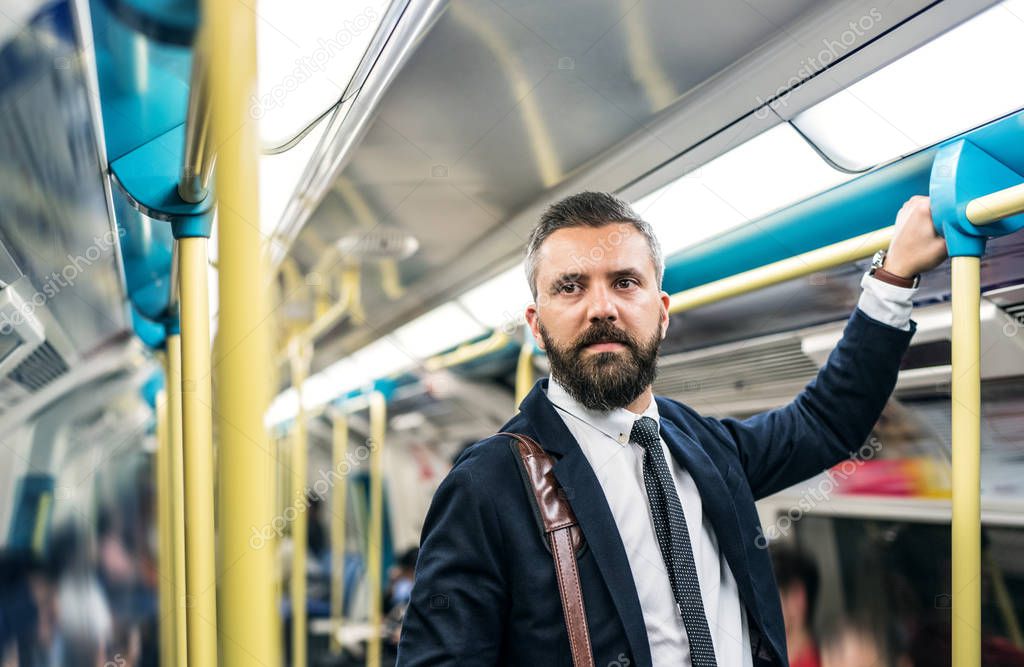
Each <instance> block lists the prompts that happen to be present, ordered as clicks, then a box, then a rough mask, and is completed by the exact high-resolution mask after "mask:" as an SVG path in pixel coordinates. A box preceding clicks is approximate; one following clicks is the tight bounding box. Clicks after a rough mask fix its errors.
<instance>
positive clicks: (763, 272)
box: [668, 226, 895, 314]
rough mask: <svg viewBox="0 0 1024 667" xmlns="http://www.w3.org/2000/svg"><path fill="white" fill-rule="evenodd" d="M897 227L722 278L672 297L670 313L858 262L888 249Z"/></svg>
mask: <svg viewBox="0 0 1024 667" xmlns="http://www.w3.org/2000/svg"><path fill="white" fill-rule="evenodd" d="M894 230H895V227H892V226H891V227H886V228H884V229H879V230H877V231H873V232H869V233H867V234H862V235H861V236H855V237H853V238H851V239H847V240H845V241H840V242H839V243H833V244H832V245H828V246H825V247H824V248H818V249H817V250H811V251H810V252H805V253H803V254H802V255H795V256H793V257H789V258H787V259H783V260H780V261H778V262H773V263H771V264H766V265H765V266H760V267H758V268H756V269H751V270H750V271H744V272H743V273H737V274H736V275H733V276H729V277H728V278H722V279H721V280H716V281H714V282H710V283H707V284H704V285H699V286H697V287H693V288H691V289H688V290H683V291H682V292H678V293H676V294H673V295H672V301H671V303H670V304H669V308H668V312H669V313H671V314H675V313H681V312H684V311H687V310H692V309H694V308H697V307H699V306H706V305H708V304H711V303H715V302H718V301H723V300H725V299H728V298H730V297H734V296H740V295H742V294H747V293H749V292H754V291H756V290H759V289H761V288H763V287H769V286H771V285H777V284H778V283H782V282H785V281H787V280H792V279H794V278H800V277H802V276H807V275H810V274H812V273H817V272H818V271H824V270H826V269H831V268H835V267H837V266H841V265H843V264H847V263H849V262H853V261H856V260H858V259H864V258H865V257H870V256H871V255H873V254H874V253H875V252H876V251H878V250H881V249H882V248H886V247H888V246H889V242H890V241H891V240H892V235H893V231H894Z"/></svg>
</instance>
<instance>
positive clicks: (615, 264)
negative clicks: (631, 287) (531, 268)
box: [538, 223, 654, 275]
mask: <svg viewBox="0 0 1024 667" xmlns="http://www.w3.org/2000/svg"><path fill="white" fill-rule="evenodd" d="M538 254H539V255H540V259H541V260H542V261H541V263H540V264H541V267H540V268H541V270H543V271H544V272H545V273H555V274H567V273H568V274H576V275H587V274H592V273H616V272H622V271H627V270H636V271H646V270H648V269H653V266H654V264H653V261H652V259H651V248H650V245H649V244H648V242H647V239H646V238H645V237H644V235H643V234H641V233H640V232H639V230H637V229H636V228H635V227H634V226H633V225H631V224H629V223H613V224H609V225H604V226H602V227H566V228H563V229H559V230H557V231H555V232H553V233H552V234H551V235H550V236H549V237H548V238H547V239H546V240H545V242H544V243H543V244H542V246H541V248H540V252H539V253H538Z"/></svg>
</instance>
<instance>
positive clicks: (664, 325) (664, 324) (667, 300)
mask: <svg viewBox="0 0 1024 667" xmlns="http://www.w3.org/2000/svg"><path fill="white" fill-rule="evenodd" d="M659 298H660V299H661V339H662V340H665V336H667V335H668V323H669V313H668V307H669V305H671V303H672V297H670V296H669V295H668V292H662V293H661V295H660V297H659Z"/></svg>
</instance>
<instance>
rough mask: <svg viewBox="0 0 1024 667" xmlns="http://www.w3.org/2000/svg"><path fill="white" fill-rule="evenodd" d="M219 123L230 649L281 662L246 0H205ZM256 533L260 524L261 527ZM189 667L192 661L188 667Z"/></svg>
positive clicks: (221, 437)
mask: <svg viewBox="0 0 1024 667" xmlns="http://www.w3.org/2000/svg"><path fill="white" fill-rule="evenodd" d="M203 24H204V26H203V37H202V39H203V40H205V41H204V53H206V54H207V55H208V62H209V64H210V70H209V79H208V80H209V84H210V99H211V130H212V139H213V145H214V146H215V149H216V153H217V182H216V194H217V225H218V234H217V239H218V252H217V268H218V277H219V281H218V283H219V294H220V299H219V303H220V306H219V312H218V318H219V319H218V326H217V337H218V351H219V353H220V354H221V355H222V356H220V357H218V359H217V379H218V382H217V426H218V430H217V432H218V452H219V461H220V465H219V467H218V475H219V476H218V492H219V494H220V503H219V506H220V511H221V512H222V514H221V523H220V526H221V532H220V548H221V562H222V563H224V570H223V572H222V574H221V582H220V586H221V600H222V605H221V606H222V609H223V614H222V616H221V618H220V621H221V626H220V629H221V632H222V634H223V637H224V641H223V642H222V656H223V661H224V665H225V666H226V667H242V666H245V667H248V666H250V665H268V666H271V667H275V666H277V665H280V664H281V656H280V651H279V650H278V649H279V644H278V641H277V639H275V637H276V629H277V627H278V618H279V616H278V613H277V607H276V601H275V598H274V575H275V569H274V560H275V555H276V554H275V553H274V548H273V547H274V544H275V542H274V540H273V539H272V537H271V539H266V540H261V539H256V537H257V535H263V534H271V532H272V530H273V528H272V526H273V520H274V509H273V494H270V493H267V492H266V490H267V489H268V488H271V485H272V484H273V482H274V455H273V451H272V450H271V448H270V442H269V434H268V433H267V429H266V427H265V425H264V422H263V416H264V413H265V412H266V410H267V406H268V405H269V404H270V395H271V394H270V392H271V386H270V382H271V378H272V377H273V369H272V367H271V363H270V359H271V356H272V355H271V342H270V341H271V327H272V326H273V318H272V317H271V310H270V306H269V296H270V295H269V291H268V290H269V284H270V278H269V276H270V273H269V264H268V257H267V254H266V253H267V250H268V249H267V248H266V247H265V244H264V239H263V236H262V234H261V233H260V212H259V169H258V167H259V162H258V160H259V157H258V150H257V146H258V143H257V142H258V125H257V122H256V120H255V119H254V118H252V117H251V116H250V115H249V113H248V108H247V107H248V104H249V103H248V101H247V100H249V99H251V97H252V95H254V94H255V93H256V15H255V14H254V13H253V10H252V6H251V4H248V3H245V2H241V1H240V0H204V2H203ZM254 531H256V532H255V533H254ZM190 667H191V666H190Z"/></svg>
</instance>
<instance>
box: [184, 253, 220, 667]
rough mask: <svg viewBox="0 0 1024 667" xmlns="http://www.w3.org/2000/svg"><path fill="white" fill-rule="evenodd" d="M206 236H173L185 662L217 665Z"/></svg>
mask: <svg viewBox="0 0 1024 667" xmlns="http://www.w3.org/2000/svg"><path fill="white" fill-rule="evenodd" d="M206 243H207V239H205V238H203V237H192V238H182V239H179V240H178V249H179V251H180V252H179V253H178V257H179V259H180V262H181V264H180V269H179V273H178V275H179V276H181V283H180V284H181V386H182V391H181V414H182V435H183V443H184V447H185V557H186V563H187V566H186V568H185V591H186V593H187V596H188V607H187V616H188V621H187V624H188V664H189V665H201V666H202V667H216V665H217V568H216V560H215V555H214V525H213V417H212V406H213V387H212V382H211V380H210V303H209V298H210V295H209V292H208V291H207V289H208V286H207V258H206Z"/></svg>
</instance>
